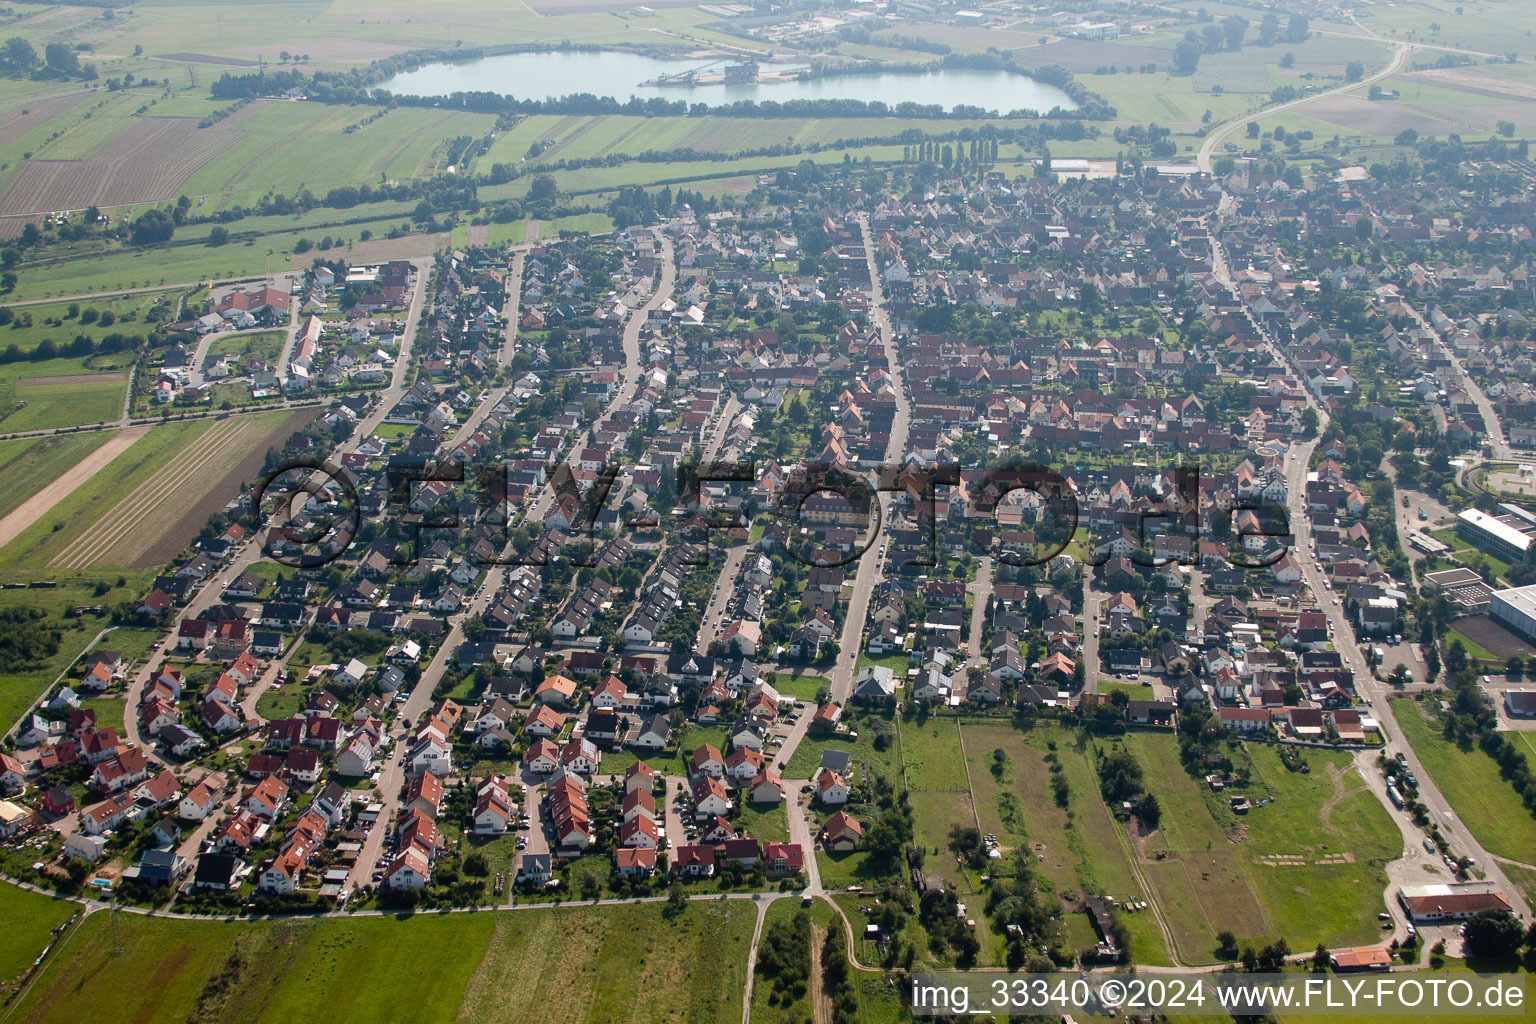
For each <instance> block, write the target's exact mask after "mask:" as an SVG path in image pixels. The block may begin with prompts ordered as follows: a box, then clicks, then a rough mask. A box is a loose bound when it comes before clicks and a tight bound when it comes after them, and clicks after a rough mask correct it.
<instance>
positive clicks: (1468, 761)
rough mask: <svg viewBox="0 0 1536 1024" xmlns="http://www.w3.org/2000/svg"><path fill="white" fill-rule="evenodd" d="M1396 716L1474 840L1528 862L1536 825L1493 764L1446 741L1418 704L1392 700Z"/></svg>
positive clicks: (1498, 853) (1479, 753)
mask: <svg viewBox="0 0 1536 1024" xmlns="http://www.w3.org/2000/svg"><path fill="white" fill-rule="evenodd" d="M1392 712H1393V714H1394V715H1395V716H1396V717H1397V724H1398V728H1400V729H1402V731H1403V739H1404V740H1406V741H1407V742H1408V744H1409V745H1410V746H1412V747H1413V752H1414V753H1415V754H1417V755H1418V757H1419V761H1420V762H1421V763H1422V764H1423V765H1424V770H1425V771H1427V772H1429V777H1430V778H1431V779H1433V780H1434V783H1435V788H1436V789H1438V790H1440V792H1441V794H1442V795H1443V796H1444V797H1445V798H1446V800H1448V801H1450V804H1451V806H1452V807H1453V808H1455V810H1456V815H1457V817H1459V818H1460V819H1461V821H1462V822H1463V823H1464V824H1465V826H1466V828H1467V829H1468V830H1469V831H1470V832H1471V833H1472V837H1473V838H1474V839H1476V840H1477V841H1478V842H1479V843H1480V844H1482V847H1483V849H1485V850H1487V851H1488V852H1489V853H1491V854H1494V855H1495V856H1498V857H1508V858H1509V859H1511V860H1518V861H1524V862H1526V863H1530V862H1531V860H1532V853H1531V851H1532V850H1536V820H1533V819H1532V817H1531V812H1530V811H1528V810H1526V809H1525V804H1524V803H1522V802H1521V800H1520V795H1519V794H1518V793H1516V792H1515V790H1514V787H1512V786H1511V785H1510V784H1509V783H1508V782H1506V781H1504V779H1503V778H1501V777H1500V775H1499V768H1498V765H1496V764H1495V763H1494V762H1493V759H1492V758H1490V757H1489V756H1488V755H1487V754H1485V753H1483V752H1482V750H1481V749H1480V748H1478V747H1475V746H1474V747H1473V748H1472V749H1470V750H1462V749H1460V748H1459V747H1457V746H1455V745H1454V744H1451V743H1449V742H1447V741H1446V739H1445V737H1444V735H1443V734H1442V733H1441V732H1440V729H1439V727H1438V726H1437V725H1435V724H1433V723H1432V722H1429V721H1427V720H1426V719H1425V717H1424V715H1423V712H1422V711H1421V710H1420V709H1419V706H1418V705H1417V704H1416V703H1415V702H1414V701H1411V700H1394V701H1393V702H1392ZM1454 827H1455V826H1452V828H1454Z"/></svg>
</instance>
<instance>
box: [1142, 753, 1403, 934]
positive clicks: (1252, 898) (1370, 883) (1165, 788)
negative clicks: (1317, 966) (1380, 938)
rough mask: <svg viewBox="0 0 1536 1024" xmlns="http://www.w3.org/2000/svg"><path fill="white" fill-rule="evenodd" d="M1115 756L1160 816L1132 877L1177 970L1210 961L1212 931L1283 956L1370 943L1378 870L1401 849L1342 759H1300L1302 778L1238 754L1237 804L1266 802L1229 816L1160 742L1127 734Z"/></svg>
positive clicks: (1261, 758)
mask: <svg viewBox="0 0 1536 1024" xmlns="http://www.w3.org/2000/svg"><path fill="white" fill-rule="evenodd" d="M1126 746H1127V747H1128V748H1129V749H1130V750H1131V751H1132V752H1133V753H1134V754H1135V755H1136V758H1137V760H1138V761H1139V762H1140V764H1141V766H1142V769H1143V771H1144V772H1145V777H1146V785H1147V788H1148V790H1149V791H1150V792H1151V793H1153V794H1154V795H1155V796H1156V797H1157V798H1158V802H1159V804H1160V806H1161V808H1162V822H1161V827H1160V828H1159V829H1158V830H1157V831H1156V832H1153V833H1151V834H1150V835H1145V836H1141V837H1140V838H1138V839H1137V840H1136V841H1135V846H1136V848H1137V850H1138V854H1139V857H1140V862H1141V870H1142V874H1143V875H1144V876H1145V877H1146V878H1147V880H1148V883H1149V884H1150V885H1151V886H1152V888H1153V890H1154V892H1155V896H1156V898H1157V900H1158V905H1159V907H1160V908H1161V909H1162V911H1163V915H1164V917H1165V919H1166V920H1167V921H1168V923H1169V925H1170V927H1171V928H1172V929H1173V931H1174V936H1175V942H1176V943H1177V945H1178V947H1179V952H1180V953H1181V955H1182V956H1183V958H1184V959H1185V960H1187V961H1190V962H1212V960H1213V953H1212V950H1213V949H1214V947H1215V941H1214V937H1215V935H1216V933H1217V932H1219V931H1222V930H1231V931H1232V932H1233V933H1234V934H1235V935H1237V936H1238V938H1239V939H1243V940H1252V941H1254V942H1261V941H1264V942H1267V941H1269V940H1272V939H1275V938H1278V937H1280V936H1284V937H1285V939H1286V940H1287V941H1288V942H1289V943H1290V944H1291V946H1292V948H1294V949H1310V948H1312V947H1313V946H1314V945H1316V944H1317V943H1318V942H1324V943H1326V944H1328V945H1329V946H1339V945H1347V944H1350V943H1358V942H1364V941H1367V940H1369V939H1371V938H1372V937H1373V936H1374V935H1376V934H1377V931H1376V921H1375V916H1376V914H1377V912H1378V911H1380V910H1382V909H1383V907H1382V891H1383V889H1384V888H1385V885H1386V872H1385V867H1384V865H1385V862H1386V861H1387V860H1389V859H1392V858H1395V857H1398V856H1401V854H1402V840H1401V837H1400V835H1399V833H1398V831H1397V829H1396V827H1395V826H1394V824H1393V823H1392V820H1391V818H1390V816H1389V815H1388V814H1387V812H1386V810H1385V808H1383V807H1382V806H1381V804H1380V802H1379V801H1377V800H1376V799H1375V798H1374V797H1373V796H1371V794H1370V793H1369V791H1368V790H1366V789H1365V786H1364V782H1363V780H1362V779H1360V777H1359V775H1358V773H1357V772H1356V771H1355V770H1354V767H1353V764H1352V761H1351V758H1350V757H1349V756H1348V755H1346V754H1341V753H1330V752H1324V751H1308V752H1307V755H1306V756H1307V758H1308V760H1309V762H1310V765H1311V772H1310V773H1307V774H1302V773H1296V772H1291V771H1288V770H1287V769H1286V768H1285V767H1284V766H1283V765H1282V764H1281V763H1280V759H1279V755H1278V753H1276V751H1275V749H1274V748H1273V747H1269V746H1265V745H1260V744H1250V745H1246V746H1240V747H1238V748H1237V749H1236V750H1235V751H1233V753H1232V757H1233V760H1234V763H1236V764H1238V765H1239V766H1241V765H1242V764H1244V763H1245V762H1246V763H1247V764H1248V765H1249V770H1250V772H1251V773H1252V779H1253V782H1252V785H1251V786H1250V788H1249V789H1248V790H1246V791H1245V795H1246V796H1248V797H1249V799H1250V800H1253V801H1259V800H1262V799H1264V798H1266V797H1267V798H1268V799H1269V800H1270V801H1271V802H1270V803H1269V804H1267V805H1265V806H1256V807H1254V808H1253V809H1252V810H1251V811H1249V812H1248V813H1247V814H1246V815H1241V816H1240V815H1237V814H1235V813H1233V812H1232V811H1231V810H1230V808H1229V806H1228V803H1227V800H1226V794H1216V793H1213V792H1212V791H1211V790H1210V788H1209V787H1208V786H1206V785H1205V784H1204V783H1203V782H1198V781H1196V780H1195V779H1193V778H1191V777H1190V776H1189V775H1188V774H1187V773H1186V772H1185V771H1184V769H1183V767H1182V765H1180V763H1179V759H1178V749H1177V745H1176V743H1175V741H1174V737H1173V735H1172V734H1171V733H1164V732H1152V731H1148V732H1135V733H1131V734H1130V735H1129V736H1128V737H1127V738H1126ZM1131 829H1132V831H1135V826H1134V824H1133V825H1132V826H1131Z"/></svg>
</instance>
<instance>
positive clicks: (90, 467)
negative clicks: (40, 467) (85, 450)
mask: <svg viewBox="0 0 1536 1024" xmlns="http://www.w3.org/2000/svg"><path fill="white" fill-rule="evenodd" d="M148 431H149V427H148V426H142V427H129V428H128V429H127V430H124V431H122V432H120V433H118V434H117V435H116V436H114V437H113V438H111V439H110V440H108V441H107V443H106V444H104V445H102V446H101V447H100V448H97V449H96V450H95V451H93V452H91V453H90V454H89V455H87V456H86V457H85V458H84V459H81V460H80V462H79V463H77V464H76V465H75V466H74V468H73V469H71V470H70V471H69V472H68V473H67V474H65V475H64V476H61V477H58V478H57V479H55V480H53V481H52V482H51V483H49V484H48V485H47V486H46V487H44V488H43V489H42V490H40V491H38V492H37V493H36V494H34V495H33V496H32V497H30V498H28V499H27V500H26V501H24V502H22V503H21V504H20V505H19V506H17V507H16V508H15V509H14V510H13V511H12V512H11V514H10V515H8V516H6V517H5V518H4V519H0V548H3V547H5V546H6V545H7V544H9V543H10V542H11V541H13V540H15V539H16V537H17V536H18V535H19V534H20V533H21V532H22V531H23V530H25V529H26V528H27V527H29V526H31V525H32V524H33V523H35V522H37V521H38V520H39V519H41V518H42V517H43V516H45V515H47V514H48V511H49V510H50V509H52V508H53V506H55V505H57V504H58V503H59V502H61V501H63V500H64V499H65V498H67V497H69V495H70V494H72V493H73V492H74V490H75V488H77V487H79V486H80V485H81V484H83V483H85V482H86V481H87V480H89V479H90V478H91V477H93V476H95V475H96V474H97V473H99V472H100V471H101V470H102V469H104V468H106V466H107V464H108V463H110V462H111V461H112V460H113V459H115V458H117V457H118V456H119V455H121V454H123V452H125V451H127V450H128V447H129V446H130V445H132V444H133V442H135V441H137V440H138V439H139V438H141V437H143V436H144V435H145V434H146V433H147V432H148Z"/></svg>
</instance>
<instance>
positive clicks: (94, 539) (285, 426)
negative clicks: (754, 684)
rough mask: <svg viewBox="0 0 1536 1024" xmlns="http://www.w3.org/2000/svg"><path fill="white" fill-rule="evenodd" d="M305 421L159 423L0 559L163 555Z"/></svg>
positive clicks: (107, 560)
mask: <svg viewBox="0 0 1536 1024" xmlns="http://www.w3.org/2000/svg"><path fill="white" fill-rule="evenodd" d="M312 415H313V414H312V413H308V414H300V416H312ZM298 422H299V421H298V419H296V418H295V417H294V416H293V415H292V414H290V413H287V412H269V413H257V414H252V415H247V416H231V417H228V418H226V419H222V420H212V419H203V420H192V421H187V422H185V423H175V422H173V423H170V424H166V425H164V426H158V427H155V428H153V429H152V430H151V431H150V432H149V433H148V434H146V435H145V436H144V437H142V438H140V439H139V440H137V441H136V442H135V443H134V444H132V445H131V446H129V448H128V449H127V450H126V451H124V452H123V453H122V454H121V455H119V456H118V457H117V458H115V459H113V460H112V462H111V463H110V464H108V465H107V466H106V467H105V468H103V469H102V470H101V471H100V472H98V473H96V474H95V475H94V476H93V477H92V478H91V479H90V480H88V481H86V482H85V483H84V484H81V485H80V486H79V487H78V488H77V489H76V490H74V491H73V492H72V493H70V494H69V495H67V496H65V497H64V498H63V499H62V500H60V501H59V502H58V503H57V504H56V505H54V507H53V508H51V509H50V510H49V511H48V512H47V513H46V514H45V515H43V516H42V518H41V519H39V520H38V521H37V522H36V523H35V524H33V525H32V526H30V527H28V528H27V529H26V530H24V531H23V532H22V534H21V535H20V536H18V537H17V538H16V539H15V540H13V541H12V542H11V543H10V544H8V545H6V546H5V547H4V548H0V566H10V567H16V568H28V569H33V570H37V569H48V570H53V571H56V572H63V573H71V572H79V571H81V570H87V569H92V568H99V567H103V566H132V565H153V564H158V563H160V562H163V561H165V560H166V559H167V558H169V557H170V555H172V554H174V553H175V552H176V551H179V550H181V549H182V547H184V546H185V544H186V543H187V542H188V541H189V540H190V539H191V537H192V535H193V534H194V533H195V532H196V530H197V529H198V528H200V526H201V524H202V523H203V522H204V521H205V520H206V518H207V516H208V515H209V514H210V513H211V512H212V511H214V509H215V508H219V507H222V506H223V504H224V502H225V501H226V500H228V498H229V497H230V496H232V495H233V494H234V493H236V490H235V489H234V488H235V486H237V483H238V480H245V479H249V478H250V477H251V476H253V475H254V472H255V469H256V468H259V465H260V458H261V455H262V453H263V452H265V451H266V449H267V448H268V447H269V446H270V445H271V444H272V443H273V442H274V441H276V440H279V439H280V437H281V436H286V435H284V434H283V431H284V430H292V429H294V427H295V426H296V425H297V423H298ZM253 458H254V459H255V460H256V462H255V465H254V466H248V465H246V463H247V462H248V461H249V460H251V459H253ZM188 527H190V530H189V529H188Z"/></svg>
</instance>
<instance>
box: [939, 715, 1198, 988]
mask: <svg viewBox="0 0 1536 1024" xmlns="http://www.w3.org/2000/svg"><path fill="white" fill-rule="evenodd" d="M961 732H962V734H963V735H964V737H965V755H966V761H967V763H968V764H969V765H970V770H971V792H972V794H973V796H974V799H975V803H976V811H977V814H978V816H979V818H980V821H981V831H982V832H983V833H984V834H990V835H995V836H997V837H998V842H999V845H1000V846H1001V847H1002V849H1003V850H1004V851H1005V854H1006V852H1007V851H1010V850H1014V849H1019V848H1021V847H1022V848H1024V849H1025V850H1026V851H1027V852H1028V854H1029V856H1030V857H1031V858H1032V861H1033V864H1034V867H1035V869H1036V871H1037V872H1039V873H1040V875H1041V876H1043V880H1044V881H1048V883H1049V886H1050V888H1051V889H1052V890H1054V891H1055V892H1056V893H1058V894H1065V893H1098V894H1103V895H1109V896H1114V897H1116V898H1118V899H1128V898H1137V899H1141V898H1147V897H1148V895H1149V894H1147V893H1145V892H1143V891H1142V889H1141V886H1140V884H1139V883H1138V882H1137V881H1136V876H1135V874H1134V873H1133V872H1132V870H1131V864H1130V850H1129V846H1128V844H1127V842H1126V840H1125V838H1124V836H1123V835H1122V833H1121V830H1120V828H1119V826H1118V825H1116V824H1115V821H1114V819H1113V818H1111V817H1110V814H1109V811H1108V810H1107V809H1106V808H1105V807H1104V802H1103V800H1102V799H1100V797H1099V789H1098V780H1097V777H1096V776H1095V774H1094V769H1093V764H1092V762H1091V761H1090V759H1089V757H1090V751H1089V750H1088V748H1087V747H1086V746H1081V745H1080V743H1079V736H1078V734H1076V733H1073V732H1069V731H1067V730H1066V729H1063V728H1060V727H1059V726H1057V725H1055V724H1053V723H1040V724H1036V725H1035V726H1034V727H1032V728H1030V729H1029V730H1027V731H1025V730H1020V729H1016V728H1014V727H1013V726H1011V725H1007V724H1004V723H1000V722H965V723H964V724H962V726H961ZM996 750H1001V751H1003V762H1002V767H1001V769H1000V770H999V771H998V772H995V773H994V771H993V765H994V764H996V763H997V762H996V759H995V756H994V754H993V751H996ZM1047 757H1053V758H1054V759H1055V760H1054V762H1052V761H1047V760H1046V758H1047ZM1052 763H1055V764H1057V765H1060V767H1061V774H1062V776H1063V777H1064V778H1065V779H1066V781H1067V787H1068V798H1067V807H1066V808H1065V809H1064V808H1062V807H1060V806H1059V805H1058V804H1057V803H1056V802H1055V800H1054V798H1053V795H1052V789H1051V774H1052V773H1051V770H1050V769H1051V765H1052ZM1075 916H1076V917H1081V915H1075ZM1121 920H1123V921H1124V922H1125V925H1126V928H1127V929H1128V930H1129V932H1130V936H1131V950H1132V956H1133V957H1134V959H1135V960H1136V962H1137V963H1145V964H1171V963H1172V961H1171V960H1170V959H1169V958H1168V951H1167V948H1166V945H1165V943H1164V942H1163V938H1162V935H1161V933H1160V932H1159V931H1158V929H1157V924H1156V922H1155V921H1154V920H1153V918H1152V915H1151V914H1150V913H1144V914H1130V913H1126V914H1122V915H1121ZM1065 923H1066V925H1067V933H1066V936H1065V937H1066V938H1067V939H1068V940H1069V948H1072V949H1080V948H1082V947H1083V946H1084V945H1090V944H1091V943H1092V941H1093V940H1092V938H1091V927H1090V928H1089V929H1088V930H1087V931H1081V930H1077V929H1076V928H1075V926H1076V925H1078V924H1086V923H1087V922H1086V919H1083V920H1082V921H1080V922H1078V921H1074V920H1073V919H1072V917H1068V918H1067V919H1066V922H1065Z"/></svg>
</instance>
